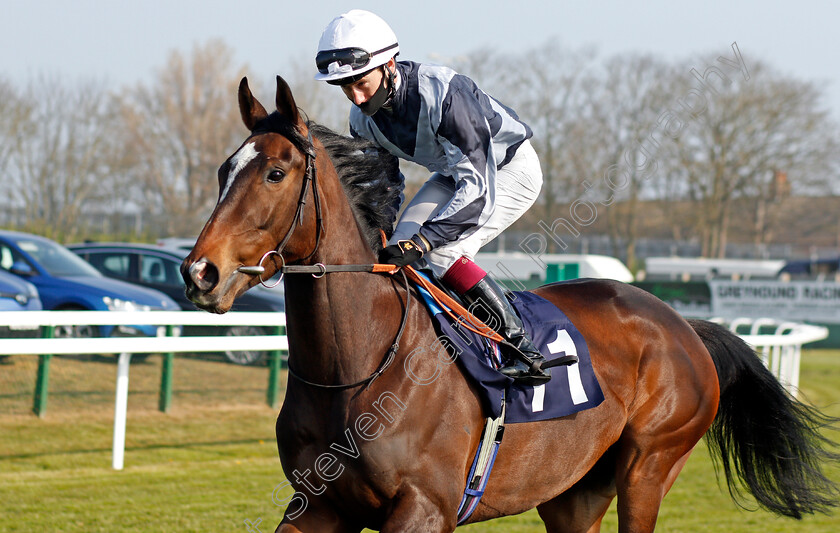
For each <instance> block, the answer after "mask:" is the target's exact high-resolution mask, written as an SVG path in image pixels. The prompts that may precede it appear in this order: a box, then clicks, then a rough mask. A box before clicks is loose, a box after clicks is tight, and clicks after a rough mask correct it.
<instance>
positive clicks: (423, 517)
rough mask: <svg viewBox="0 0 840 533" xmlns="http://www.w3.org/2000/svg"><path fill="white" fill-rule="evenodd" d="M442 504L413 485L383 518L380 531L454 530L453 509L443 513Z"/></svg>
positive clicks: (428, 532) (442, 532) (419, 532)
mask: <svg viewBox="0 0 840 533" xmlns="http://www.w3.org/2000/svg"><path fill="white" fill-rule="evenodd" d="M441 508H442V506H441V505H440V504H438V503H436V502H433V501H432V500H431V499H430V498H429V496H428V495H426V494H423V493H421V492H420V491H419V490H417V489H416V488H414V487H411V488H409V489H408V491H407V492H406V493H404V494H403V495H402V496H401V497H400V500H399V502H397V504H396V506H395V507H394V510H393V512H391V514H390V515H389V516H388V518H387V519H386V520H385V523H384V524H383V525H382V529H381V530H380V531H381V532H382V533H411V532H415V533H445V532H450V531H455V526H456V517H455V511H452V512H451V513H445V512H443V511H442V509H441Z"/></svg>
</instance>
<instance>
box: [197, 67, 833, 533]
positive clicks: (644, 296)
mask: <svg viewBox="0 0 840 533" xmlns="http://www.w3.org/2000/svg"><path fill="white" fill-rule="evenodd" d="M238 96H239V107H240V112H241V115H242V119H243V122H244V123H245V126H246V127H247V128H248V130H250V132H251V133H250V135H249V136H248V138H247V139H246V140H245V141H244V143H243V144H242V145H241V147H240V148H239V149H238V150H237V151H236V153H234V154H233V155H232V156H231V157H230V158H228V159H227V160H226V161H225V162H224V164H222V166H221V167H220V169H219V173H218V179H219V190H220V192H219V198H218V203H217V205H216V206H215V209H214V211H213V213H212V215H211V216H210V218H209V220H208V221H207V223H206V225H205V226H204V228H203V230H202V232H201V234H200V236H199V238H198V240H197V242H196V244H195V247H194V248H193V250H192V251H191V253H190V254H189V256H188V257H187V258H186V259H185V260H184V263H183V265H182V274H183V276H184V280H185V282H186V284H187V294H188V296H189V297H190V299H191V300H192V301H193V302H194V303H195V304H196V305H197V306H198V307H200V308H202V309H205V310H207V311H211V312H214V313H224V312H226V311H227V310H229V309H230V307H231V305H232V303H233V301H234V299H235V298H236V297H237V296H238V295H240V294H242V293H243V292H245V290H247V289H248V288H249V287H251V286H253V285H255V284H256V283H260V282H261V281H262V280H264V279H268V277H270V276H271V275H273V274H276V273H277V271H278V270H281V269H282V270H283V271H284V272H286V274H287V275H286V277H285V279H284V283H285V291H286V316H287V326H286V327H287V336H288V342H289V361H288V363H289V369H290V377H289V381H288V385H287V390H286V396H285V400H284V402H283V406H282V408H281V410H280V413H279V415H278V417H277V424H276V433H277V446H278V451H279V456H280V460H281V463H282V467H283V470H284V472H285V474H286V477H287V479H288V482H287V483H289V484H290V485H291V486H292V487H293V488H294V490H295V491H296V492H295V494H294V495H293V497H291V498H290V499H289V505H288V507H287V509H286V511H285V515H284V518H283V520H282V522H281V523H280V525H279V526H278V527H277V530H276V531H278V532H283V533H290V532H317V533H329V532H353V531H360V530H362V529H363V528H371V529H376V530H380V531H385V532H412V531H414V532H421V531H422V532H443V531H453V530H454V529H455V527H456V512H457V509H458V505H459V502H460V500H461V496H462V494H463V490H464V486H465V483H466V478H467V474H468V471H469V469H470V466H471V461H472V458H473V454H474V453H475V450H476V448H477V446H478V443H479V439H480V437H481V433H482V428H483V424H484V417H485V414H484V413H483V412H482V408H481V405H480V404H479V400H478V399H477V396H476V392H475V390H474V389H473V386H472V385H471V384H470V383H469V382H468V381H467V380H466V379H465V377H464V375H463V374H462V372H461V371H460V369H459V368H458V365H455V364H451V363H452V360H451V358H447V357H444V356H441V353H443V352H442V351H441V350H436V349H429V350H425V351H423V350H421V352H423V353H424V354H425V356H423V357H413V355H412V354H417V353H418V350H417V349H418V347H433V348H434V347H435V346H437V347H440V343H441V341H440V339H438V336H437V334H436V332H435V330H434V329H433V325H432V321H431V319H430V316H429V314H428V312H427V310H426V309H425V308H424V307H423V305H421V304H420V303H419V299H418V295H417V293H416V291H415V290H414V289H413V288H411V289H409V288H408V286H407V285H406V286H404V285H403V283H402V282H401V281H400V277H399V276H392V275H388V274H382V273H371V272H369V271H368V272H358V271H352V268H351V267H352V265H362V266H364V265H367V266H370V265H372V264H374V263H376V253H375V250H376V249H377V247H381V244H380V242H379V241H380V233H381V230H384V231H385V232H388V231H390V225H391V224H392V223H393V218H392V217H389V216H386V214H385V213H386V210H385V209H384V207H385V206H386V204H388V203H389V202H390V201H391V200H392V199H393V194H394V191H393V188H389V187H383V186H381V184H382V183H386V182H387V180H384V179H383V178H382V176H383V175H385V174H387V173H393V172H394V171H395V167H394V165H395V164H396V163H395V161H394V160H393V158H391V157H390V156H385V155H381V154H380V155H377V152H376V149H375V148H373V146H372V145H369V144H367V143H366V142H363V141H360V140H356V139H350V138H347V137H343V136H338V135H337V134H334V133H332V132H330V131H329V130H327V129H326V128H323V127H321V126H317V125H315V124H314V123H311V122H309V121H307V120H304V118H303V117H302V114H301V113H300V112H299V110H298V108H297V106H296V104H295V101H294V98H293V96H292V92H291V90H290V88H289V86H288V85H287V84H286V82H285V81H284V80H283V79H282V78H281V77H279V76H278V77H277V92H276V98H275V100H276V102H275V103H276V108H277V110H276V111H274V112H272V113H270V114H269V113H268V112H266V110H265V108H264V107H263V106H262V104H260V102H259V101H258V100H256V99H255V98H254V96H253V95H252V93H251V90H250V89H249V87H248V82H247V79H243V80H242V82H241V84H240V87H239V95H238ZM389 189H390V192H389ZM383 194H385V195H386V196H382V195H383ZM377 195H379V196H377ZM387 195H391V196H387ZM341 265H345V266H346V265H350V266H351V267H347V268H345V269H344V270H342V268H341ZM295 268H297V269H298V271H297V273H296V272H295V270H294V269H295ZM362 270H364V269H362ZM368 270H369V269H368ZM300 272H309V273H312V275H305V274H300ZM534 292H535V293H536V294H537V295H539V296H541V297H542V298H545V299H547V300H549V301H550V302H552V303H553V304H554V305H556V306H557V307H559V308H560V309H562V310H563V311H564V312H565V313H566V314H567V315H568V317H569V319H570V320H571V321H572V323H573V324H575V325H576V326H577V328H578V329H579V330H580V331H581V332H582V334H583V335H584V337H585V338H586V339H587V342H588V346H589V351H590V355H591V359H592V362H593V366H594V369H595V371H596V374H597V377H598V380H599V382H600V385H601V387H602V389H603V393H604V397H605V399H604V401H603V402H602V403H601V404H600V405H598V406H597V407H595V408H592V409H589V410H585V411H582V412H579V413H577V414H574V415H571V416H567V417H564V418H560V419H555V420H549V421H543V422H536V423H522V424H513V425H508V426H507V427H506V431H505V436H504V440H503V441H502V443H501V447H500V449H499V454H498V457H497V460H496V464H495V467H494V470H493V474H492V476H491V478H490V481H489V484H488V486H487V489H486V492H485V494H484V496H483V498H482V500H481V503H480V504H479V506H478V508H477V509H476V510H475V512H474V513H473V514H472V516H471V517H470V519H469V522H479V521H483V520H489V519H493V518H496V517H500V516H505V515H513V514H517V513H521V512H524V511H526V510H529V509H532V508H534V507H536V508H537V510H538V512H539V515H540V517H541V518H542V520H543V521H544V522H545V526H546V529H547V530H548V531H552V532H555V531H556V532H595V531H599V530H600V525H601V520H602V517H603V516H604V514H605V513H606V511H607V509H608V507H609V505H610V502H611V501H612V500H613V498H615V497H616V496H617V498H618V501H617V511H618V520H619V530H620V531H622V532H648V531H653V529H654V526H655V523H656V519H657V514H658V511H659V507H660V503H661V502H662V499H663V498H664V496H665V494H666V493H667V492H668V490H669V489H670V488H671V486H672V485H673V483H674V481H675V479H676V477H677V474H678V473H679V472H680V470H681V469H682V468H683V466H684V465H685V463H686V461H687V459H688V457H689V454H690V453H691V451H692V449H693V448H694V446H695V444H697V442H698V441H699V439H700V438H701V437H703V436H704V435H706V434H708V438H709V441H710V443H711V446H710V449H711V450H712V453H713V454H714V455H716V456H717V460H718V461H719V463H720V464H721V465H722V467H723V468H722V470H723V472H724V474H725V476H726V481H727V484H728V486H729V488H730V492H731V493H732V494H733V497H737V496H738V494H739V490H742V488H743V487H744V486H745V487H746V489H747V490H748V492H750V493H751V494H752V495H753V497H754V498H755V499H756V501H757V502H758V503H759V504H760V505H761V506H762V507H764V508H766V509H769V510H771V511H773V512H776V513H780V514H782V515H787V516H791V517H794V518H800V517H801V516H802V515H803V514H805V513H812V512H815V511H818V512H828V510H830V508H831V507H832V506H834V505H836V504H837V499H836V487H835V486H834V485H833V483H832V482H831V481H830V480H829V479H827V478H826V477H825V476H824V475H823V473H822V470H821V463H824V462H825V461H827V460H837V458H838V456H837V455H836V454H834V453H833V452H832V451H831V450H830V446H831V442H830V441H829V440H828V439H826V438H825V437H823V436H821V434H820V432H819V431H820V428H821V427H823V426H825V425H827V424H830V423H832V422H833V420H832V419H829V418H828V417H825V416H824V415H822V414H821V413H819V412H818V411H817V410H816V409H814V408H813V407H810V406H806V405H805V404H803V403H800V402H798V401H796V400H794V399H793V398H792V397H791V396H789V395H788V394H786V393H785V392H784V390H783V389H782V387H781V386H780V385H779V383H778V382H777V381H776V380H775V379H774V378H773V376H772V375H771V374H770V373H769V372H768V371H767V370H766V369H765V368H764V366H763V365H762V364H761V362H760V361H759V359H758V358H757V357H756V355H755V353H754V352H753V351H752V350H751V349H750V348H749V347H748V346H747V345H746V344H744V343H743V342H742V341H741V340H740V339H739V338H738V337H737V336H736V335H734V334H733V333H730V332H729V331H728V330H727V329H725V328H724V327H722V326H719V325H716V324H712V323H710V322H704V321H691V322H689V321H686V320H684V319H683V318H682V317H681V316H680V315H679V314H677V313H676V312H675V311H674V310H673V309H672V308H670V307H669V306H668V305H666V304H665V303H663V302H662V301H660V300H658V299H657V298H655V297H654V296H652V295H650V294H648V293H647V292H644V291H643V290H641V289H638V288H635V287H633V286H631V285H627V284H623V283H619V282H615V281H608V280H576V281H570V282H563V283H559V284H552V285H547V286H543V287H540V288H538V289H536V290H535V291H534ZM390 363H393V364H390ZM409 367H411V371H412V372H413V373H414V374H415V375H421V376H426V377H434V379H428V380H424V381H423V382H422V384H421V383H420V382H418V381H417V380H413V379H410V376H409V375H408V373H407V370H408V368H409ZM710 428H711V429H710ZM739 478H740V480H741V481H740V482H739V481H738V479H739Z"/></svg>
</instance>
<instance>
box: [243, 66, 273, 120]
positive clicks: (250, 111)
mask: <svg viewBox="0 0 840 533" xmlns="http://www.w3.org/2000/svg"><path fill="white" fill-rule="evenodd" d="M239 114H240V115H242V122H244V123H245V127H246V128H248V130H249V131H254V126H256V125H257V122H259V121H260V120H262V119H264V118H265V117H267V116H268V113H267V112H266V110H265V108H264V107H263V106H262V104H261V103H259V102H258V101H257V99H256V98H254V95H253V94H251V89H250V88H249V87H248V78H247V77H245V78H242V81H240V82H239Z"/></svg>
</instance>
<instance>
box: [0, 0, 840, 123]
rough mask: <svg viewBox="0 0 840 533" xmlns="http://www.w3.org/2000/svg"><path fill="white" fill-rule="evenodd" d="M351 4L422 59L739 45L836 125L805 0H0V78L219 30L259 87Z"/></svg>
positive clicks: (114, 73)
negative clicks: (808, 96) (816, 99)
mask: <svg viewBox="0 0 840 533" xmlns="http://www.w3.org/2000/svg"><path fill="white" fill-rule="evenodd" d="M353 8H362V9H368V10H370V11H373V12H375V13H377V14H378V15H380V16H381V17H383V18H384V19H385V20H386V21H387V22H388V23H389V24H390V25H391V27H392V28H393V29H394V31H395V33H396V34H397V37H398V39H399V41H400V48H401V56H400V57H401V58H402V59H412V60H416V61H434V62H444V63H445V62H446V61H445V58H451V57H455V56H458V55H463V54H467V53H469V52H472V51H475V50H477V49H479V48H491V49H495V50H499V51H505V52H512V53H516V52H520V51H525V50H528V49H530V48H533V47H536V46H540V45H542V44H545V43H546V42H547V41H548V40H549V39H557V41H558V42H560V43H561V44H562V45H564V46H566V47H569V48H572V49H578V48H582V47H585V46H593V47H595V48H596V49H597V50H599V51H600V53H601V55H602V56H603V55H612V54H619V53H625V52H643V53H651V54H655V55H658V56H660V57H662V58H664V59H675V60H676V59H690V58H692V57H696V56H698V55H701V54H715V55H724V56H726V57H732V50H731V46H732V43H733V42H737V43H738V48H739V49H740V51H741V54H742V57H743V59H744V62H745V63H746V65H747V66H748V67H749V63H750V61H752V60H754V59H755V60H758V59H760V60H762V61H765V62H768V63H770V64H771V65H773V66H774V67H776V69H778V70H779V71H781V72H782V73H784V74H789V75H792V76H795V77H797V78H799V79H802V80H808V81H812V82H814V83H815V84H817V85H818V87H820V88H821V89H823V91H824V94H825V95H826V98H825V101H824V102H823V104H824V105H825V106H826V107H827V108H830V109H831V110H832V112H833V114H834V117H835V118H837V119H840V72H838V67H840V37H838V34H839V33H840V32H838V29H837V21H838V20H840V3H833V2H828V1H825V2H816V1H813V0H799V1H797V2H782V1H777V0H765V1H762V2H743V1H738V0H725V1H722V0H702V1H701V0H694V1H691V2H680V1H676V0H647V1H645V2H628V1H626V0H625V1H617V0H615V1H614V0H611V1H595V0H593V1H583V0H551V1H550V0H541V1H529V0H519V1H518V2H515V1H510V0H507V1H500V0H480V1H454V0H447V1H442V0H418V1H413V2H412V1H405V0H390V1H372V0H361V1H355V2H349V1H344V0H315V1H309V2H307V1H299V0H298V1H291V2H290V1H281V0H247V1H243V0H235V1H229V0H128V1H126V0H110V1H104V0H102V1H94V0H73V1H67V0H0V22H2V27H3V30H2V31H0V78H2V77H6V78H7V79H10V80H11V81H12V82H13V83H15V84H25V83H26V82H28V81H31V80H36V79H39V78H38V77H39V76H41V75H48V76H54V75H57V76H59V77H60V79H62V80H68V81H76V80H79V81H90V80H95V81H100V82H103V83H107V84H109V85H111V86H113V87H114V88H118V87H119V86H122V85H128V84H133V83H136V82H138V81H142V80H144V79H147V78H149V77H151V76H152V75H153V74H154V72H155V70H156V69H159V68H161V67H162V66H163V65H164V64H165V62H166V59H167V55H168V53H169V52H170V51H172V50H179V51H181V52H184V53H189V52H190V51H191V50H192V47H193V46H194V45H195V44H203V43H205V42H207V41H208V40H210V39H213V38H221V39H223V40H224V42H225V43H226V44H227V45H228V46H229V47H231V49H232V50H233V51H234V53H235V61H236V64H240V63H246V62H247V63H248V65H249V66H250V67H251V71H250V72H249V74H248V75H249V77H256V78H258V79H261V80H265V81H264V82H263V83H265V82H270V80H273V78H274V76H275V75H276V74H280V75H283V72H284V68H285V69H287V70H288V69H289V68H290V65H291V64H292V63H293V62H299V61H301V60H303V59H306V58H308V57H312V58H314V55H315V52H316V49H317V44H318V39H319V37H320V35H321V32H322V31H323V29H324V27H325V26H326V25H327V23H328V22H329V21H330V20H331V19H332V18H333V17H334V16H336V15H338V14H340V13H343V12H346V11H348V10H350V9H353ZM701 66H702V65H698V68H699V67H701ZM550 67H551V66H550V65H546V68H550ZM313 70H314V59H313ZM465 74H469V73H465ZM686 76H689V73H688V72H686ZM42 79H43V78H42Z"/></svg>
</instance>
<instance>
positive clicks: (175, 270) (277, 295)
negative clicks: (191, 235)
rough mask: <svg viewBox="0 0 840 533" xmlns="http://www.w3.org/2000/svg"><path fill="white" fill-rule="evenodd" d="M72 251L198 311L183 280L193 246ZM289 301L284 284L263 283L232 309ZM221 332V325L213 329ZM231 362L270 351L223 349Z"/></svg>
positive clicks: (239, 331)
mask: <svg viewBox="0 0 840 533" xmlns="http://www.w3.org/2000/svg"><path fill="white" fill-rule="evenodd" d="M68 248H69V249H70V250H72V251H73V252H74V253H76V254H78V255H79V257H81V258H82V259H84V260H85V261H87V262H88V263H90V264H91V265H92V266H93V267H94V268H96V269H97V270H98V271H99V272H101V273H102V274H104V275H106V276H108V277H112V278H116V279H120V280H123V281H128V282H131V283H137V284H140V285H143V286H145V287H150V288H153V289H157V290H159V291H161V292H164V293H166V294H167V295H169V296H170V297H171V298H172V299H173V300H175V301H176V302H177V303H178V305H180V306H181V309H184V310H187V311H195V310H196V307H195V305H193V303H192V302H191V301H190V300H188V299H187V297H186V295H185V294H184V280H183V278H182V277H181V272H180V266H181V262H182V261H183V260H184V257H186V256H187V254H189V252H190V249H191V248H192V246H190V248H188V249H184V248H181V247H178V248H170V247H164V246H154V245H150V244H127V243H87V244H71V245H69V246H68ZM285 310H286V302H285V299H284V297H283V290H282V286H278V287H275V288H273V289H267V288H265V287H263V286H262V285H258V286H256V287H253V288H252V289H250V290H249V291H247V292H246V293H245V294H243V295H241V296H240V297H239V298H237V299H236V302H235V303H234V304H233V308H232V311H234V312H235V311H267V312H283V311H285ZM214 331H216V332H218V328H214ZM207 332H208V328H206V327H204V328H202V327H198V326H196V327H185V328H184V335H203V334H207ZM221 332H222V333H223V334H225V335H267V334H270V332H269V331H266V330H265V329H264V328H261V327H258V326H231V327H226V328H222V331H221ZM224 355H225V357H226V358H227V359H228V361H230V362H232V363H236V364H239V365H253V364H257V363H260V362H262V361H264V360H265V358H266V356H267V353H266V352H263V351H254V350H230V351H227V352H224Z"/></svg>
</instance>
